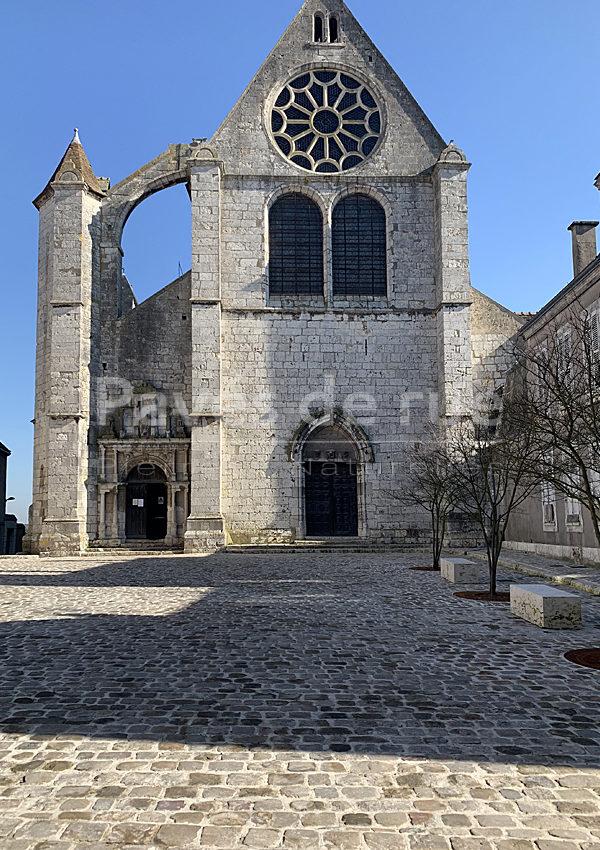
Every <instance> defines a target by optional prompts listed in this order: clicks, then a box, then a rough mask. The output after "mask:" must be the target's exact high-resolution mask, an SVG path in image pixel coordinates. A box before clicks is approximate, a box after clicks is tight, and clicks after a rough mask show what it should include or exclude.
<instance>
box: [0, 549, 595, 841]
mask: <svg viewBox="0 0 600 850" xmlns="http://www.w3.org/2000/svg"><path fill="white" fill-rule="evenodd" d="M421 560H422V555H419V554H415V555H411V554H406V555H401V554H398V553H390V554H386V553H377V554H372V555H366V554H345V555H342V554H318V553H311V554H307V555H285V554H280V553H278V554H273V555H250V554H239V555H234V554H219V555H214V556H208V557H205V558H202V557H189V556H174V557H172V558H168V557H164V556H161V557H160V558H152V557H139V558H122V559H114V558H113V559H105V560H103V559H98V560H95V559H90V558H84V559H81V560H80V561H77V560H69V561H61V560H53V561H44V560H41V559H35V558H14V559H12V558H3V559H1V560H0V598H1V599H2V602H3V603H5V604H3V605H2V607H1V608H0V848H1V850H12V848H15V850H21V848H22V850H43V848H47V849H48V850H53V848H56V850H78V848H86V850H91V848H112V849H113V850H114V848H119V850H128V848H130V850H137V848H147V847H150V848H166V847H191V848H203V847H206V848H209V850H227V848H237V847H239V848H245V847H248V848H280V850H286V848H310V850H317V848H338V850H369V848H374V850H377V848H394V850H397V848H407V850H421V848H422V850H437V848H444V850H488V848H491V850H560V848H562V850H600V726H599V724H598V716H599V711H598V709H599V705H600V673H598V672H597V671H592V670H586V669H584V668H580V667H576V666H574V665H571V664H569V663H568V662H567V661H566V660H565V659H564V657H563V655H564V653H565V652H566V651H567V650H569V649H574V648H578V647H581V646H589V645H600V598H597V597H595V596H593V595H587V594H582V604H583V614H584V626H583V628H582V629H581V630H578V631H577V632H569V633H564V632H560V633H548V632H545V631H542V630H540V629H536V628H535V627H533V626H531V625H530V624H528V623H526V622H524V621H519V620H517V619H516V618H514V617H512V616H511V614H510V611H509V610H508V606H503V605H495V606H489V605H484V604H481V603H476V602H469V601H464V600H459V599H456V598H455V597H454V596H453V590H452V589H451V588H449V587H448V586H447V585H445V583H443V582H442V581H441V579H440V578H439V576H436V575H434V574H427V573H419V572H411V571H410V570H409V569H408V567H409V566H411V565H414V564H416V563H420V562H421ZM516 578H517V580H521V579H519V578H518V577H516ZM514 579H515V575H514V574H512V573H510V572H506V571H503V572H502V575H501V582H502V584H503V586H506V584H507V583H508V582H509V581H510V580H514Z"/></svg>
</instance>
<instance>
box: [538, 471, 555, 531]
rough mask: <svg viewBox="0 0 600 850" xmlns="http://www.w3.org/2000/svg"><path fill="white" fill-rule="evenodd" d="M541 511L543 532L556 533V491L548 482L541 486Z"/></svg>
mask: <svg viewBox="0 0 600 850" xmlns="http://www.w3.org/2000/svg"><path fill="white" fill-rule="evenodd" d="M542 511H543V523H544V531H556V530H557V529H558V525H557V521H556V491H555V489H554V486H553V485H552V484H551V483H550V482H549V481H544V483H543V484H542Z"/></svg>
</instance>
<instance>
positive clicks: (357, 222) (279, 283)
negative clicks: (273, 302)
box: [269, 192, 387, 297]
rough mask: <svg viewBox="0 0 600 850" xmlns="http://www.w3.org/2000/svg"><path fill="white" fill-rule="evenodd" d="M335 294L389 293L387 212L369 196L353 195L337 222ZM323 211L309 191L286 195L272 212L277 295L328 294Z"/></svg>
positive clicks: (338, 209)
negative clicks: (305, 193) (325, 284)
mask: <svg viewBox="0 0 600 850" xmlns="http://www.w3.org/2000/svg"><path fill="white" fill-rule="evenodd" d="M331 247H332V267H333V294H334V296H338V297H344V296H352V295H367V296H385V295H386V294H387V239H386V217H385V211H384V209H383V207H382V206H381V204H380V203H379V202H378V201H376V200H375V199H374V198H371V197H369V195H363V194H355V195H348V196H347V197H345V198H343V199H342V200H341V201H339V203H338V204H336V206H335V208H334V210H333V217H332V223H331ZM324 283H325V276H324V263H323V216H322V214H321V210H320V209H319V207H318V205H317V204H316V203H315V202H314V201H313V200H311V199H310V198H308V197H307V196H306V195H302V194H300V193H297V192H294V193H290V194H287V195H283V196H282V197H281V198H279V199H278V200H277V201H276V202H275V203H274V204H273V206H272V207H271V209H270V211H269V291H270V293H271V295H322V294H323V288H324Z"/></svg>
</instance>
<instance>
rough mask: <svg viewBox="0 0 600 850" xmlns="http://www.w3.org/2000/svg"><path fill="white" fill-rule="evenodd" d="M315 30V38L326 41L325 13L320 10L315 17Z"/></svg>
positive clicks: (318, 40) (320, 41) (317, 40)
mask: <svg viewBox="0 0 600 850" xmlns="http://www.w3.org/2000/svg"><path fill="white" fill-rule="evenodd" d="M313 26H314V30H313V40H314V41H316V42H319V43H322V42H323V41H324V36H325V28H324V25H323V15H321V14H320V13H319V12H317V14H316V15H315V17H314V24H313Z"/></svg>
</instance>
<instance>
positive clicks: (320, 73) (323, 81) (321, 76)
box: [271, 68, 382, 174]
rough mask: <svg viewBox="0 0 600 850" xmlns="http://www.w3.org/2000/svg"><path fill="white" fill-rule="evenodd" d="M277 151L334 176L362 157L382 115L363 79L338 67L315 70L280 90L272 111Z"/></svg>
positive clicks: (376, 135)
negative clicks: (339, 69) (360, 79)
mask: <svg viewBox="0 0 600 850" xmlns="http://www.w3.org/2000/svg"><path fill="white" fill-rule="evenodd" d="M271 132H272V137H273V141H274V143H275V144H276V145H277V148H278V150H279V151H280V153H281V154H282V155H283V156H284V157H285V158H286V159H287V160H289V161H290V162H292V163H294V165H297V166H299V167H300V168H303V169H304V170H305V171H316V172H317V173H319V174H339V173H340V172H341V171H349V170H350V169H352V168H355V167H356V166H357V165H360V164H361V163H362V162H364V161H365V159H367V158H368V157H369V156H370V155H371V154H372V153H373V151H374V150H375V148H376V147H377V145H378V143H379V141H380V139H381V134H382V113H381V107H380V106H379V105H378V103H377V101H376V100H375V97H374V96H373V94H372V93H371V91H370V90H369V89H368V88H367V86H366V85H364V83H362V82H360V81H359V80H357V79H356V78H355V77H353V76H352V77H351V76H350V75H349V74H346V73H344V72H343V71H336V70H335V69H332V68H322V69H315V70H313V71H307V72H306V73H303V74H300V76H298V77H295V78H294V79H292V80H290V82H289V83H288V84H287V85H286V86H285V87H284V88H283V89H282V90H281V91H280V93H279V95H278V97H277V99H276V101H275V105H274V107H273V110H272V112H271Z"/></svg>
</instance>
